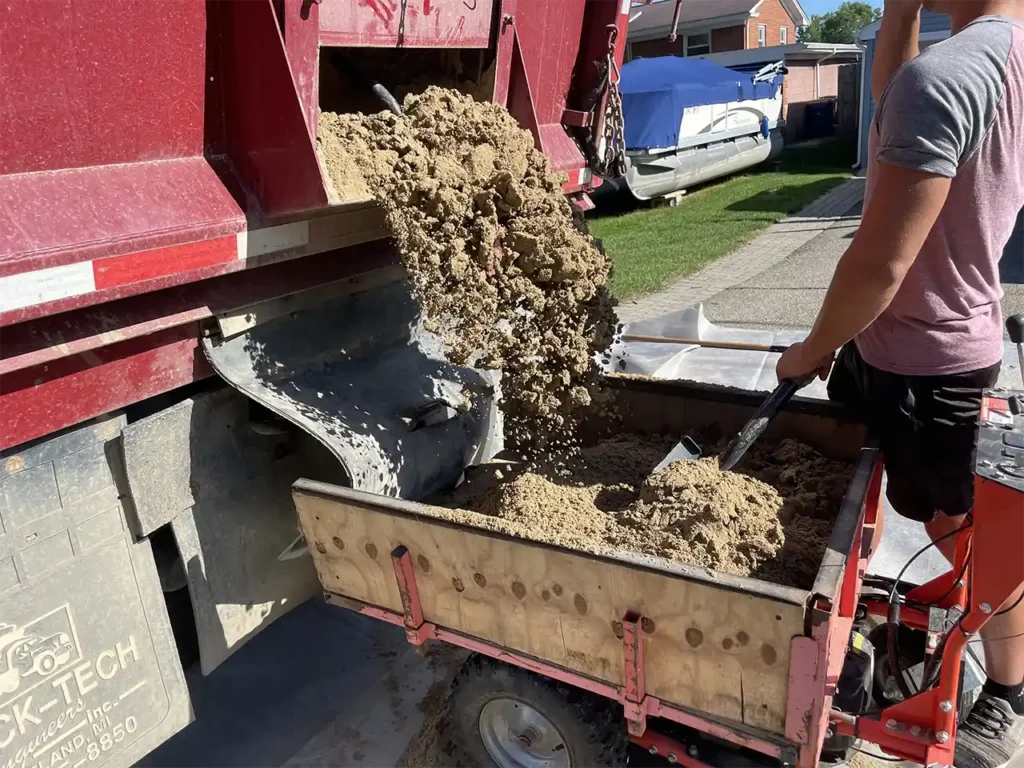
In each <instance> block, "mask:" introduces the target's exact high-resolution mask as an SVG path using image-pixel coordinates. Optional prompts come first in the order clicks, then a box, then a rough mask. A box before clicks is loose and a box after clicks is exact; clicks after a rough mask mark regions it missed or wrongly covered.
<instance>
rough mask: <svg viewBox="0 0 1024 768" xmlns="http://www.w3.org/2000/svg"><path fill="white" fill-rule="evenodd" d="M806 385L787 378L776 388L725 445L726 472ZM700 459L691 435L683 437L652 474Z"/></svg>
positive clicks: (721, 461)
mask: <svg viewBox="0 0 1024 768" xmlns="http://www.w3.org/2000/svg"><path fill="white" fill-rule="evenodd" d="M805 383H806V382H798V381H794V380H792V379H786V380H785V381H781V382H779V385H778V386H777V387H776V388H775V391H774V392H772V393H771V394H770V395H769V396H768V399H767V400H765V401H764V402H763V403H762V404H761V407H760V408H758V409H757V412H756V413H755V414H754V416H753V417H752V418H751V419H750V421H748V422H747V423H746V425H745V426H744V427H743V429H741V430H740V432H739V434H738V435H736V437H734V438H733V439H732V440H731V441H730V443H729V445H727V446H726V448H725V450H724V451H723V452H722V455H721V456H720V457H719V460H718V463H719V466H720V467H721V468H722V469H723V470H726V471H728V470H730V469H732V468H733V467H735V466H736V465H737V464H739V463H740V459H742V458H743V457H744V456H745V455H746V454H747V451H748V450H750V446H752V445H753V444H754V441H756V440H757V438H759V437H760V436H761V435H762V434H763V433H764V431H765V430H766V429H767V428H768V425H769V424H770V423H771V420H772V419H774V418H775V417H776V415H778V413H779V411H781V410H782V409H783V408H785V407H786V404H787V403H788V402H789V401H790V400H791V399H792V398H793V395H795V394H796V393H797V391H798V390H799V389H800V387H802V386H803V385H804V384H805ZM700 456H701V450H700V446H698V445H697V443H695V442H694V441H693V439H692V438H691V437H689V436H687V437H684V438H683V439H682V440H680V441H679V442H678V443H677V444H676V446H675V448H673V449H672V450H671V451H669V453H668V455H667V456H666V457H665V458H664V459H662V460H661V463H660V464H658V466H656V467H655V468H654V469H653V470H652V472H651V474H652V475H653V474H657V473H658V472H661V471H662V470H665V469H668V467H669V465H670V464H672V463H673V462H676V461H696V460H697V459H699V458H700Z"/></svg>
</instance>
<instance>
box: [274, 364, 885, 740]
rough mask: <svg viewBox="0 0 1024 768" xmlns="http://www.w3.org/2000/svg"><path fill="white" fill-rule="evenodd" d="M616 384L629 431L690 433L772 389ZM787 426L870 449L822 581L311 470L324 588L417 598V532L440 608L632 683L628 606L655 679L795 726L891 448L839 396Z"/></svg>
mask: <svg viewBox="0 0 1024 768" xmlns="http://www.w3.org/2000/svg"><path fill="white" fill-rule="evenodd" d="M610 386H611V388H612V389H613V391H614V394H615V397H616V400H617V402H618V405H619V406H620V408H619V410H620V412H621V413H622V414H624V421H623V424H622V425H621V429H622V431H629V432H636V433H641V434H665V433H675V434H679V433H682V432H685V431H686V430H688V429H691V428H693V427H694V426H696V425H699V424H707V423H709V422H717V423H718V424H720V425H721V426H722V428H723V429H725V430H727V431H731V430H734V429H738V428H739V426H741V425H742V423H743V422H744V420H745V418H747V417H748V416H749V415H750V414H751V413H752V411H753V410H754V408H756V405H757V403H758V400H759V397H758V396H756V395H752V394H750V393H746V394H744V393H739V392H734V391H729V390H721V389H717V388H708V387H702V386H692V385H686V384H680V383H670V382H652V381H644V380H638V379H620V380H616V381H613V382H610ZM599 427H600V425H597V428H599ZM783 437H793V438H796V439H799V440H801V441H804V442H807V443H809V444H811V445H813V446H815V447H816V448H818V449H819V450H822V451H823V452H825V453H826V454H828V455H831V456H833V457H835V458H848V459H851V460H854V461H855V462H856V470H855V472H854V475H853V479H852V481H851V483H850V486H849V490H848V492H847V494H846V497H845V499H844V501H843V503H842V506H841V508H840V510H839V512H838V517H837V519H836V524H835V527H834V530H833V533H832V536H831V539H830V542H829V547H828V550H827V551H826V554H825V557H824V559H823V561H822V564H821V568H820V569H819V572H818V575H817V579H816V580H815V583H814V586H813V588H811V589H810V590H802V589H795V588H790V587H783V586H779V585H776V584H772V583H769V582H766V581H762V580H759V579H754V578H744V577H738V576H731V575H727V574H723V573H718V572H712V571H708V570H706V569H702V568H698V567H693V566H688V565H685V564H679V563H675V562H670V561H667V560H664V559H661V558H656V557H648V556H642V555H635V554H630V553H625V552H623V553H618V554H611V555H597V554H589V553H584V552H580V551H574V550H569V549H565V548H561V547H557V546H553V545H551V544H547V543H543V542H539V541H529V540H524V539H519V538H512V537H509V536H505V535H502V534H499V533H494V532H491V531H486V530H482V529H480V528H476V527H473V526H470V525H463V524H459V523H457V522H453V521H451V520H449V519H446V518H443V517H441V516H439V515H438V513H437V512H436V511H434V510H432V509H431V507H429V506H426V505H423V504H417V503H413V502H408V501H403V500H399V499H394V498H388V497H383V496H376V495H372V494H366V493H361V492H358V491H353V490H350V489H345V488H339V487H335V486H330V485H325V484H321V483H313V482H309V481H299V482H298V483H297V484H296V486H295V487H294V496H295V501H296V507H297V509H298V512H299V517H300V522H301V525H302V528H303V531H304V532H305V534H306V538H307V540H308V541H309V543H310V549H311V552H312V553H313V558H314V561H315V564H316V567H317V571H318V574H319V577H320V580H321V582H322V584H323V587H324V590H325V592H326V593H328V595H329V596H336V597H338V598H339V599H340V601H341V602H342V603H343V604H348V605H350V607H356V608H357V609H358V608H360V607H361V606H369V607H370V608H371V609H372V610H370V611H369V612H370V613H371V615H374V611H376V612H377V615H383V614H384V613H390V614H397V615H398V616H402V615H403V614H405V613H406V610H407V608H408V606H403V594H402V592H403V590H402V589H400V585H399V580H398V579H396V571H395V565H394V564H393V561H392V553H393V552H395V551H396V550H399V548H402V547H404V548H405V549H407V550H408V553H409V558H408V561H409V562H410V563H411V565H412V573H411V578H412V579H414V580H415V588H416V589H417V590H418V595H419V601H420V603H421V606H422V613H423V619H424V620H425V621H427V622H431V623H433V624H435V625H436V626H437V627H439V628H445V629H446V630H450V631H451V632H453V633H456V634H457V635H459V636H461V637H465V638H468V639H471V640H474V641H480V642H484V643H487V644H490V645H493V646H497V647H499V648H501V649H507V650H508V651H511V652H514V653H518V654H524V655H526V656H529V657H532V658H534V659H537V660H539V661H541V662H544V663H547V664H552V665H555V666H557V667H558V668H561V669H565V670H568V671H570V672H573V673H577V674H579V675H582V676H584V677H586V678H588V679H590V680H593V681H595V682H596V683H598V684H606V685H610V686H613V687H615V688H619V687H621V686H624V685H626V684H627V681H626V680H625V665H624V656H623V640H622V635H623V624H622V621H623V617H624V616H627V615H631V614H632V615H638V616H642V617H643V629H644V631H643V659H644V662H643V667H642V673H643V676H644V678H645V685H646V692H647V694H649V695H651V696H654V697H656V698H657V699H658V700H660V701H661V702H663V703H665V704H667V705H670V706H673V707H678V708H681V709H683V710H687V711H693V712H697V713H700V714H701V715H704V716H709V717H712V718H714V719H716V720H724V721H729V722H730V723H733V724H738V725H741V726H743V727H747V728H752V729H755V730H756V732H758V733H760V734H762V735H764V736H765V737H767V738H784V737H785V736H786V734H787V730H792V728H790V729H787V698H788V691H789V690H790V658H791V653H792V651H791V649H792V648H793V647H794V638H806V637H809V636H810V633H811V618H810V607H811V606H812V605H814V604H815V602H816V600H817V599H818V598H819V597H820V598H822V599H824V600H831V599H833V598H835V597H836V596H837V594H838V591H839V587H840V581H841V578H842V574H843V572H844V569H845V566H846V563H847V559H848V557H849V555H850V552H851V549H852V548H853V546H854V541H855V539H857V538H858V537H857V535H856V534H857V532H858V531H859V523H860V521H861V520H862V518H863V515H864V510H865V508H866V506H867V505H868V504H871V503H874V502H875V501H877V499H874V500H873V499H871V498H869V497H870V495H871V493H875V494H877V488H875V487H874V484H872V483H870V482H869V481H870V479H871V476H872V474H873V471H874V467H875V464H876V460H877V454H876V452H875V451H874V450H873V449H871V448H865V447H864V440H865V435H864V431H863V429H862V428H861V427H860V426H859V425H857V424H855V423H852V422H851V421H849V420H848V418H847V417H846V416H845V415H844V414H843V413H842V412H841V411H839V410H838V409H837V408H835V407H834V406H832V405H831V404H828V403H810V402H797V403H795V404H793V406H792V407H791V409H790V410H789V411H788V412H786V413H784V414H781V415H780V416H779V418H778V419H777V420H776V422H774V423H773V424H772V426H771V427H770V429H769V432H768V433H767V434H766V436H765V438H764V439H767V440H773V439H775V440H777V439H781V438H783ZM869 488H871V489H873V490H872V491H870V492H869ZM364 612H366V611H364ZM382 612H383V613H382ZM797 647H798V646H797ZM791 725H792V724H791Z"/></svg>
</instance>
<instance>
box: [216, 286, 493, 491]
mask: <svg viewBox="0 0 1024 768" xmlns="http://www.w3.org/2000/svg"><path fill="white" fill-rule="evenodd" d="M310 294H311V295H310V299H311V300H312V301H313V303H309V304H306V305H305V306H303V301H302V297H301V295H298V296H296V297H294V298H290V299H289V300H288V302H287V304H286V306H287V307H288V311H287V312H286V313H285V314H281V315H278V316H276V317H273V315H274V314H275V312H274V309H273V304H274V302H271V303H270V304H271V306H269V307H268V306H261V307H258V308H253V309H252V310H251V311H249V312H247V313H244V314H245V316H248V317H254V318H262V317H268V316H271V317H272V319H270V320H269V321H267V322H261V323H259V324H256V325H253V326H252V327H249V328H246V329H244V330H242V331H241V332H238V333H234V334H233V335H229V334H231V331H232V330H235V329H236V327H237V319H238V318H237V317H235V318H230V320H231V321H232V322H225V321H222V322H221V324H220V326H221V330H222V334H216V335H214V336H212V337H209V338H206V339H204V342H203V349H204V351H205V352H206V355H207V357H208V358H209V360H210V362H211V363H212V365H213V368H214V370H216V371H217V373H218V374H220V375H221V376H222V377H223V378H224V379H225V380H226V381H228V382H229V383H230V384H231V385H232V386H234V387H236V388H237V389H238V390H240V391H241V392H243V393H244V394H246V395H247V396H248V397H250V398H252V399H253V400H255V401H256V402H258V403H260V404H262V405H263V406H265V407H266V408H268V409H269V410H271V411H272V412H274V413H275V414H277V415H278V416H280V417H283V418H285V419H287V420H288V421H290V422H292V423H294V424H297V425H298V426H300V427H301V428H302V429H304V430H305V431H306V432H308V433H309V434H311V435H313V436H314V437H316V438H317V439H318V440H320V441H321V442H322V443H323V444H324V445H325V446H327V448H328V449H329V450H330V451H331V453H332V454H333V455H334V456H335V457H336V458H337V459H338V461H340V462H341V465H342V466H343V467H344V469H345V471H346V472H347V474H348V480H349V484H350V485H351V486H352V487H353V488H357V489H360V490H364V491H370V492H373V493H379V494H385V495H389V496H399V497H402V498H407V499H419V498H423V497H424V496H426V495H428V494H430V493H432V492H434V491H437V490H440V489H441V488H444V487H447V486H450V485H452V484H454V483H455V482H457V481H458V479H459V477H460V475H461V474H462V472H463V470H464V469H465V467H466V466H468V465H470V464H474V463H480V462H483V461H487V460H488V459H490V458H491V457H492V456H493V455H494V454H495V453H497V452H498V450H500V448H501V434H502V431H501V420H500V416H499V414H498V411H497V408H496V402H495V401H496V399H497V391H496V390H497V385H498V379H497V376H496V375H495V374H489V373H481V372H478V371H475V370H472V369H469V368H459V367H456V366H453V365H451V364H449V363H447V362H446V361H445V359H444V354H443V348H442V345H441V343H440V341H439V340H438V339H437V337H435V336H434V335H433V334H430V333H428V332H426V331H425V330H424V329H423V326H422V323H421V322H420V316H419V307H418V305H417V303H416V301H415V300H414V299H413V297H412V294H411V289H410V285H409V283H408V281H407V280H405V279H404V278H401V279H397V280H392V281H391V282H384V283H383V284H379V285H375V286H373V287H371V288H369V289H367V290H363V291H360V292H355V293H346V294H345V295H341V296H336V297H334V298H332V299H329V300H326V301H324V300H322V291H321V290H320V289H317V290H316V291H315V292H310ZM296 307H299V308H296Z"/></svg>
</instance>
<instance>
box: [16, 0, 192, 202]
mask: <svg viewBox="0 0 1024 768" xmlns="http://www.w3.org/2000/svg"><path fill="white" fill-rule="evenodd" d="M0 29H2V30H3V48H2V51H0V93H2V94H3V98H2V99H0V137H2V138H0V174H3V175H6V174H15V173H32V172H35V171H52V170H58V169H62V168H82V167H86V166H95V165H109V164H114V163H133V162H146V161H158V160H168V159H171V158H177V157H188V156H201V155H202V153H203V108H204V99H203V94H204V89H205V80H206V78H205V77H204V66H203V61H204V49H205V45H206V9H205V5H204V3H202V2H199V3H197V2H194V1H193V0H103V2H93V1H92V0H50V1H49V2H46V3H32V2H24V0H3V2H0ZM42 73H45V76H44V75H43V74H42ZM129 202H130V200H122V204H126V203H129ZM5 203H6V199H5Z"/></svg>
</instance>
